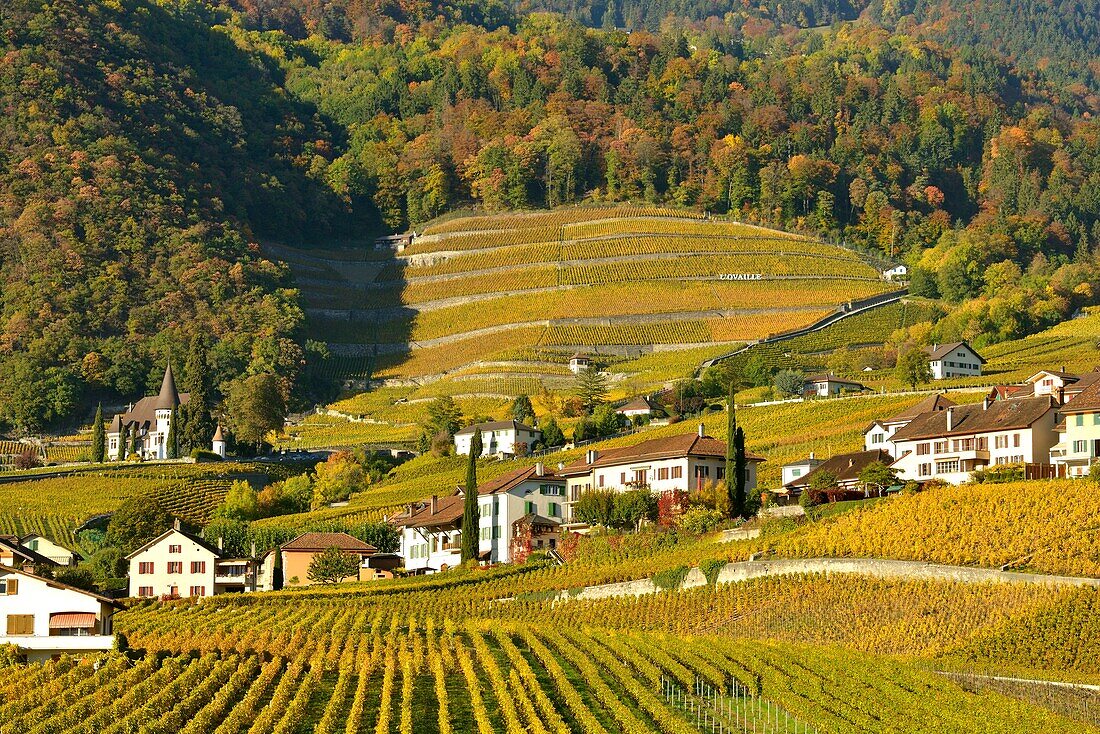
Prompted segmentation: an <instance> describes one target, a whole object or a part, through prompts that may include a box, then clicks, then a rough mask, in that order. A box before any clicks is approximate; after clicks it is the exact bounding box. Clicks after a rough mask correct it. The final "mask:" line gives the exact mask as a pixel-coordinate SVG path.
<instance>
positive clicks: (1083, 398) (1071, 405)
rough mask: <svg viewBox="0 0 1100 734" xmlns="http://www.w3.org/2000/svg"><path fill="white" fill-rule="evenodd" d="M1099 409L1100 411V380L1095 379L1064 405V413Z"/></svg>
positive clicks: (1070, 413)
mask: <svg viewBox="0 0 1100 734" xmlns="http://www.w3.org/2000/svg"><path fill="white" fill-rule="evenodd" d="M1097 411H1100V380H1093V381H1092V384H1091V385H1088V386H1087V387H1086V388H1085V389H1084V390H1082V391H1081V392H1079V393H1078V394H1077V395H1075V396H1073V398H1072V399H1071V400H1070V401H1069V402H1068V403H1066V404H1065V405H1063V406H1062V413H1063V414H1068V415H1074V414H1077V413H1095V412H1097Z"/></svg>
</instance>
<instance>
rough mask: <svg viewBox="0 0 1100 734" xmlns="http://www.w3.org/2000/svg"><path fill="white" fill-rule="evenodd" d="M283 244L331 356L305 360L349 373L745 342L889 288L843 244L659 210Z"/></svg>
mask: <svg viewBox="0 0 1100 734" xmlns="http://www.w3.org/2000/svg"><path fill="white" fill-rule="evenodd" d="M282 249H285V248H282ZM282 249H280V250H279V253H276V254H281V255H285V257H284V259H285V260H287V261H288V262H289V263H290V264H291V266H292V268H294V269H295V272H296V274H297V275H298V277H299V285H300V287H301V289H302V292H303V297H304V299H305V301H306V303H307V306H308V307H309V308H308V314H309V317H310V320H311V323H312V328H313V330H314V331H315V332H316V333H317V334H320V335H323V337H324V339H325V340H326V341H328V342H329V343H330V345H331V349H332V351H333V353H334V355H336V356H335V357H334V359H333V360H332V362H331V364H329V365H323V366H319V367H318V368H317V369H319V370H320V371H322V372H324V373H325V374H328V375H336V376H345V375H346V376H348V377H362V376H363V375H364V369H363V364H362V360H364V359H366V360H368V361H369V363H370V369H371V371H372V372H373V373H374V374H376V375H379V376H385V377H405V378H408V377H421V376H425V375H437V374H439V373H443V372H448V371H451V370H454V369H457V368H461V367H463V366H466V365H470V364H473V363H476V362H479V361H480V362H485V361H489V362H491V361H494V360H498V358H499V355H501V354H502V353H504V352H515V351H522V349H523V348H524V347H530V346H535V345H541V346H544V347H557V348H560V349H562V350H563V351H565V350H568V349H570V348H572V347H575V346H578V345H579V346H583V347H584V348H585V349H586V351H600V350H601V349H602V348H604V347H607V348H611V349H612V351H614V350H615V349H616V348H618V349H628V351H629V350H630V349H632V350H633V354H634V355H635V356H637V355H639V354H641V353H644V352H646V351H649V350H650V349H651V348H652V347H653V346H654V345H662V344H669V345H695V344H700V343H703V344H709V343H730V342H738V341H744V340H751V339H756V338H759V337H762V336H766V335H768V334H771V333H775V332H779V331H784V330H787V329H791V328H794V327H797V326H801V325H804V324H806V323H809V322H811V321H813V320H814V319H816V318H818V317H819V316H820V315H821V314H822V313H826V312H828V311H830V310H832V309H833V308H835V307H837V306H838V305H840V304H841V303H844V302H846V301H851V300H858V299H862V298H866V297H868V296H872V295H875V294H877V293H881V292H883V291H884V290H887V288H888V284H886V283H885V282H883V281H882V279H881V278H880V276H879V273H878V271H877V270H876V268H875V267H872V266H871V265H869V264H868V263H866V262H864V261H863V260H862V259H861V258H860V256H858V255H857V254H856V253H854V252H851V251H848V250H845V249H842V248H840V247H836V246H834V245H830V244H827V243H822V242H817V241H812V240H808V239H806V238H803V237H799V236H795V235H789V234H787V233H783V232H776V231H772V230H765V229H762V228H759V227H754V226H749V225H743V224H738V223H735V222H726V221H715V220H704V219H701V218H699V217H698V215H696V214H690V213H685V212H678V211H673V210H668V209H663V208H657V207H632V206H626V207H613V208H571V209H564V210H558V211H553V212H541V213H532V214H515V215H504V216H479V217H469V218H454V219H448V220H446V221H444V222H441V223H439V224H436V225H433V226H429V227H427V228H426V229H425V230H424V232H423V233H421V235H420V236H418V237H417V238H416V239H415V241H414V242H413V243H412V244H411V245H410V246H409V247H407V248H406V249H405V250H404V251H403V252H401V253H397V254H394V256H393V257H392V258H391V260H390V261H389V262H380V261H379V260H378V259H377V257H378V253H377V252H374V251H371V252H370V253H369V256H368V257H366V258H365V259H364V260H363V263H362V267H356V266H354V265H352V264H349V261H348V260H347V259H346V258H344V259H340V258H337V257H334V256H332V255H331V254H324V253H322V254H318V255H312V254H311V253H309V252H306V251H287V252H285V253H284V252H282ZM368 275H370V277H366V276H368ZM486 337H491V338H486ZM349 358H353V359H356V360H359V361H353V362H351V363H349V364H347V365H346V366H345V365H344V364H342V363H341V364H337V363H338V362H339V361H340V360H346V359H349ZM345 370H346V372H345Z"/></svg>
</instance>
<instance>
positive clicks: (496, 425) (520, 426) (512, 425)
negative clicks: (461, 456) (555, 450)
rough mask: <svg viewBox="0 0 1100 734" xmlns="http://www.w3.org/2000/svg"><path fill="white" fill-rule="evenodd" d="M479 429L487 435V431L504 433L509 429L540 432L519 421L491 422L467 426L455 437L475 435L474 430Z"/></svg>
mask: <svg viewBox="0 0 1100 734" xmlns="http://www.w3.org/2000/svg"><path fill="white" fill-rule="evenodd" d="M477 428H480V429H481V432H482V433H485V432H486V431H504V430H509V429H511V430H515V431H531V432H535V431H538V429H537V428H532V427H531V426H529V425H527V424H526V423H520V422H519V421H514V420H513V421H489V422H488V423H475V424H474V425H472V426H467V427H466V428H463V429H462V430H461V431H458V432H457V433H455V435H456V436H460V435H465V434H467V433H473V432H474V429H477Z"/></svg>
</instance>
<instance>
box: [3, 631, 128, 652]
mask: <svg viewBox="0 0 1100 734" xmlns="http://www.w3.org/2000/svg"><path fill="white" fill-rule="evenodd" d="M0 645H15V646H16V647H18V648H19V649H21V650H24V651H36V652H58V653H75V652H96V651H100V650H111V649H113V648H114V646H115V638H114V635H72V636H68V635H50V636H49V637H42V636H37V635H26V636H23V635H7V636H3V635H0Z"/></svg>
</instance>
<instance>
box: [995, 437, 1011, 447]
mask: <svg viewBox="0 0 1100 734" xmlns="http://www.w3.org/2000/svg"><path fill="white" fill-rule="evenodd" d="M993 448H995V449H1007V448H1008V436H994V437H993Z"/></svg>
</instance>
